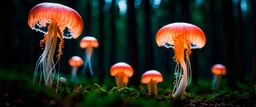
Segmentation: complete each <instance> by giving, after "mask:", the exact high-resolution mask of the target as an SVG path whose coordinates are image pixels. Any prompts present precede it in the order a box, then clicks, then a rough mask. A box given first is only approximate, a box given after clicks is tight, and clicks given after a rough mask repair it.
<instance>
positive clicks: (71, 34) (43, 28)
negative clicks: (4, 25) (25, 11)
mask: <svg viewBox="0 0 256 107" xmlns="http://www.w3.org/2000/svg"><path fill="white" fill-rule="evenodd" d="M28 25H29V27H30V28H31V29H33V30H36V31H39V32H41V33H44V39H43V40H41V41H40V46H41V47H43V43H45V48H44V51H43V53H42V55H41V56H40V57H39V59H38V61H37V63H36V67H35V71H34V79H33V82H35V81H36V78H37V73H38V71H39V72H40V80H39V84H40V82H41V78H42V75H43V79H44V81H45V85H46V86H49V87H51V86H52V81H53V79H54V74H55V71H56V69H55V66H56V64H57V63H58V62H59V60H60V56H61V55H62V48H63V47H64V39H72V38H74V39H76V38H78V37H79V36H80V34H81V33H82V30H83V21H82V18H81V16H80V15H79V14H78V13H77V12H76V11H75V10H74V9H72V8H70V7H67V6H65V5H62V4H58V3H49V2H44V3H40V4H37V5H36V6H34V7H33V8H32V9H31V10H30V12H29V15H28ZM58 38H59V39H60V41H59V46H58V55H57V61H56V62H55V61H54V53H55V50H56V47H57V46H56V45H57V39H58ZM59 66H60V63H59ZM58 74H59V69H58ZM57 80H58V82H59V76H58V79H57ZM58 82H57V85H58Z"/></svg>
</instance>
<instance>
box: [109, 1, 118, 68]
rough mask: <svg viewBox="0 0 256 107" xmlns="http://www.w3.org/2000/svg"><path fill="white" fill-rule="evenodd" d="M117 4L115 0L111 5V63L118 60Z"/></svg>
mask: <svg viewBox="0 0 256 107" xmlns="http://www.w3.org/2000/svg"><path fill="white" fill-rule="evenodd" d="M115 4H116V0H113V1H112V3H111V7H110V14H111V19H110V21H111V22H110V23H111V34H112V35H111V44H110V46H111V51H110V55H111V64H114V63H115V61H116V44H115V43H116V41H117V38H116V22H115V21H116V16H115Z"/></svg>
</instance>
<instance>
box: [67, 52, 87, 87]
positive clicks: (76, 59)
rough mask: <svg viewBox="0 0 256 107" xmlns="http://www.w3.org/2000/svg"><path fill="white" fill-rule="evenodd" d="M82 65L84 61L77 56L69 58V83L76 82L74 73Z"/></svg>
mask: <svg viewBox="0 0 256 107" xmlns="http://www.w3.org/2000/svg"><path fill="white" fill-rule="evenodd" d="M83 64H84V61H83V59H82V58H80V57H79V56H73V57H71V58H70V59H69V65H70V66H71V67H72V72H71V81H72V82H73V83H77V82H78V79H77V76H76V72H77V69H78V67H80V66H81V65H83Z"/></svg>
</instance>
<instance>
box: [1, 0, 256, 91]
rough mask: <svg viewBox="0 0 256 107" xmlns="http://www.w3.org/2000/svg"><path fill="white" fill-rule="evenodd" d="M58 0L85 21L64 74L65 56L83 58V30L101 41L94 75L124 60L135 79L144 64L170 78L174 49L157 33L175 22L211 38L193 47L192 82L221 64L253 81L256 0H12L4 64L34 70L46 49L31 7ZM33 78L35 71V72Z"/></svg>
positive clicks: (231, 79)
mask: <svg viewBox="0 0 256 107" xmlns="http://www.w3.org/2000/svg"><path fill="white" fill-rule="evenodd" d="M46 1H47V2H56V3H61V4H63V5H66V6H69V7H71V8H73V9H75V10H76V11H77V12H78V13H79V14H80V15H81V17H82V19H83V24H84V28H83V32H82V34H81V36H80V37H79V38H77V39H71V40H67V39H66V40H65V44H64V49H63V53H64V54H63V55H62V56H61V70H60V71H61V72H62V73H65V74H67V75H69V74H70V72H71V71H70V66H69V65H68V60H69V58H71V57H72V56H74V55H78V56H80V57H83V54H84V52H85V50H83V49H81V48H80V47H79V42H80V40H81V39H82V38H83V37H84V36H93V37H95V38H97V39H98V41H99V47H98V48H96V49H95V51H94V56H93V69H94V72H95V73H96V77H100V80H102V78H103V77H110V75H109V70H110V67H111V66H112V65H113V64H115V63H117V62H120V61H122V62H126V63H128V64H130V65H131V66H132V67H133V69H134V75H133V77H132V78H131V82H132V83H134V84H135V85H136V84H138V83H139V82H135V81H139V80H140V76H141V75H142V73H144V72H145V71H146V70H150V69H155V70H158V71H160V72H161V73H162V74H163V76H164V78H170V77H173V71H174V68H175V62H174V60H173V55H174V53H173V50H172V49H166V48H164V47H158V46H157V44H156V41H155V36H156V32H157V31H158V30H159V29H160V28H161V27H162V26H164V25H167V24H170V23H173V22H187V23H192V24H194V25H197V26H198V27H200V28H201V29H202V30H203V31H204V33H205V35H206V38H207V41H206V45H205V46H204V47H203V48H202V49H194V50H192V54H191V56H190V58H191V66H192V72H193V78H192V79H193V84H196V83H197V82H198V80H199V79H212V73H211V71H210V68H211V66H212V65H214V64H216V63H220V64H223V65H225V66H226V68H227V75H226V76H225V78H227V83H228V85H229V86H230V87H231V88H236V82H244V83H245V82H248V81H253V80H254V82H255V80H256V36H255V35H256V32H255V31H256V21H255V19H256V1H255V0H7V1H5V2H6V3H5V4H2V6H7V7H8V8H3V7H2V8H3V9H1V17H2V18H3V19H2V24H3V25H1V28H2V30H3V31H2V32H3V34H2V35H1V56H0V61H1V62H0V64H1V65H0V67H2V68H16V69H18V70H19V71H20V72H29V73H31V74H32V73H33V70H34V66H35V63H36V61H37V59H38V57H39V56H40V55H41V53H42V51H43V50H41V48H40V45H39V41H40V40H41V39H43V34H42V33H39V32H35V31H34V30H32V29H30V28H29V26H28V22H27V20H28V13H29V11H30V9H31V8H32V7H33V6H35V5H37V4H38V3H41V2H46ZM31 77H32V75H31Z"/></svg>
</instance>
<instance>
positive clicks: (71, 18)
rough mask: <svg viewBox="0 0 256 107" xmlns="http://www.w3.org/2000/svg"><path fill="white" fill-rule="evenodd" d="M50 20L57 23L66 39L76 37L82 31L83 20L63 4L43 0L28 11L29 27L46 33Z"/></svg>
mask: <svg viewBox="0 0 256 107" xmlns="http://www.w3.org/2000/svg"><path fill="white" fill-rule="evenodd" d="M51 21H55V22H57V23H58V26H59V28H60V30H61V32H62V34H63V36H64V38H66V39H71V38H74V39H76V38H78V37H79V36H80V34H81V33H82V30H83V21H82V18H81V16H80V15H79V14H78V13H77V12H76V11H75V10H74V9H72V8H70V7H67V6H65V5H62V4H58V3H49V2H44V3H40V4H37V5H36V6H34V7H33V8H32V9H31V10H30V12H29V15H28V25H29V27H30V28H31V29H35V30H37V31H40V32H42V33H46V32H47V26H48V25H49V23H50V22H51ZM44 29H46V30H44Z"/></svg>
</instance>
